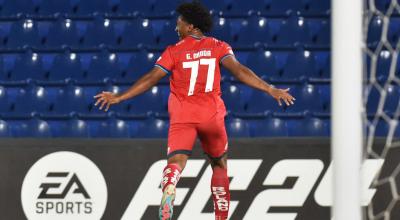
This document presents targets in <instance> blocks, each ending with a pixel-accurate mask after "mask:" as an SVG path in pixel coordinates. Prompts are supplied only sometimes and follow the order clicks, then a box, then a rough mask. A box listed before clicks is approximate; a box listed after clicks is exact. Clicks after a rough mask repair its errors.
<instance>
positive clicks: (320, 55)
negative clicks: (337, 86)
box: [307, 52, 331, 81]
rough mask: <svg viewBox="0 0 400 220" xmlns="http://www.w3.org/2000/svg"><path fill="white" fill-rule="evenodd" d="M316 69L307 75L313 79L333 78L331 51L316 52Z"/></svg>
mask: <svg viewBox="0 0 400 220" xmlns="http://www.w3.org/2000/svg"><path fill="white" fill-rule="evenodd" d="M314 54H315V65H316V71H315V74H314V75H308V76H307V77H308V78H310V79H313V80H317V81H318V80H328V79H330V78H331V55H330V54H329V52H315V53H314Z"/></svg>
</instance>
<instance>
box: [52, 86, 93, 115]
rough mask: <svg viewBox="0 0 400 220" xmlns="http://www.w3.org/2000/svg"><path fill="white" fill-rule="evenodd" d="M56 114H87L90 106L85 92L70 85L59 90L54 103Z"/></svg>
mask: <svg viewBox="0 0 400 220" xmlns="http://www.w3.org/2000/svg"><path fill="white" fill-rule="evenodd" d="M53 112H54V114H70V113H72V112H77V113H87V112H89V104H88V103H87V101H86V96H85V90H84V89H83V88H82V87H79V86H73V85H68V86H66V87H64V88H62V89H60V90H59V94H58V98H57V100H56V102H55V103H54V108H53Z"/></svg>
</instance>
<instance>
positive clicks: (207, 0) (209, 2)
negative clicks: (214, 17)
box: [201, 0, 227, 14]
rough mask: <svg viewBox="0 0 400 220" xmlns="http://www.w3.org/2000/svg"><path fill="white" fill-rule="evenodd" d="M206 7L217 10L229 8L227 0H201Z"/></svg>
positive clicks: (221, 10) (222, 10)
mask: <svg viewBox="0 0 400 220" xmlns="http://www.w3.org/2000/svg"><path fill="white" fill-rule="evenodd" d="M201 2H202V3H203V5H204V6H205V7H207V8H208V9H209V10H211V11H214V12H217V13H216V14H218V12H224V11H226V10H227V4H226V2H225V1H215V0H202V1H201Z"/></svg>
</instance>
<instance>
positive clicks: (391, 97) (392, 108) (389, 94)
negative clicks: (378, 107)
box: [383, 85, 400, 115]
mask: <svg viewBox="0 0 400 220" xmlns="http://www.w3.org/2000/svg"><path fill="white" fill-rule="evenodd" d="M399 100H400V89H399V87H398V86H395V85H389V86H388V87H387V89H386V99H385V105H384V107H383V110H384V111H385V113H387V114H389V115H394V114H395V112H396V110H397V106H398V105H399Z"/></svg>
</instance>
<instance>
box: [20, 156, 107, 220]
mask: <svg viewBox="0 0 400 220" xmlns="http://www.w3.org/2000/svg"><path fill="white" fill-rule="evenodd" d="M21 201H22V208H23V210H24V213H25V215H26V217H27V218H28V219H29V220H44V219H54V220H72V219H73V220H100V219H101V217H102V216H103V213H104V211H105V208H106V204H107V185H106V181H105V179H104V177H103V175H102V173H101V171H100V170H99V168H98V167H97V166H96V165H95V164H94V163H93V162H92V161H91V160H89V159H88V158H86V157H85V156H83V155H80V154H78V153H74V152H67V151H61V152H56V153H51V154H48V155H46V156H44V157H42V158H41V159H39V160H38V161H37V162H36V163H35V164H34V165H33V166H32V167H31V168H30V169H29V171H28V173H27V174H26V176H25V179H24V182H23V184H22V190H21Z"/></svg>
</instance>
